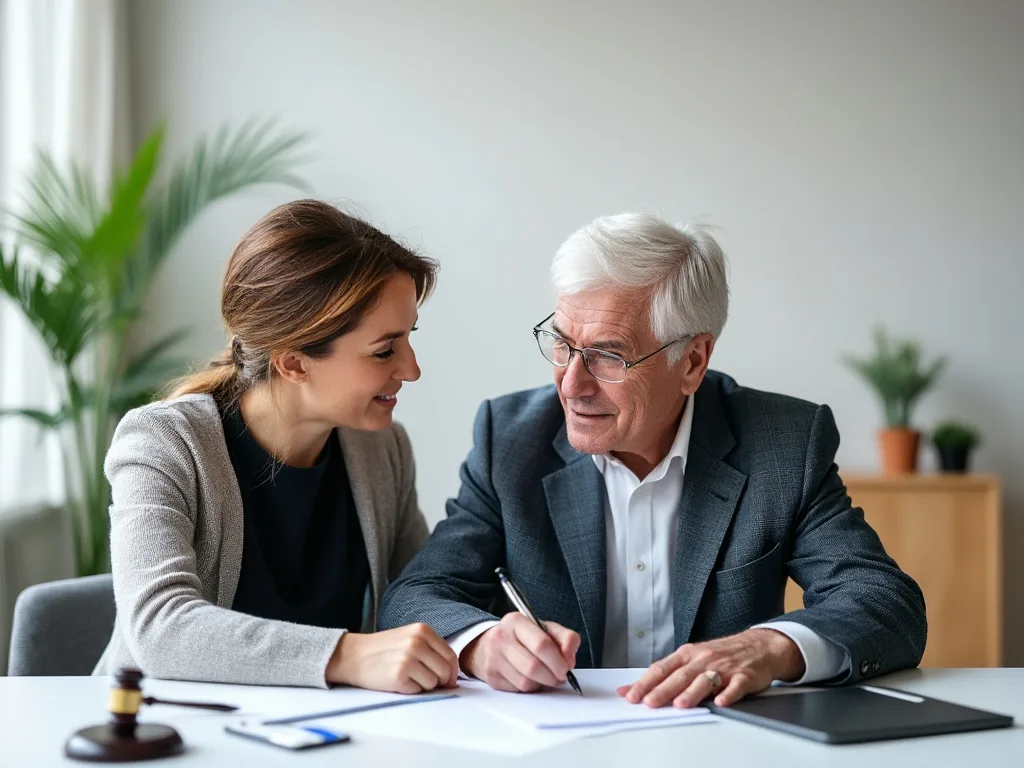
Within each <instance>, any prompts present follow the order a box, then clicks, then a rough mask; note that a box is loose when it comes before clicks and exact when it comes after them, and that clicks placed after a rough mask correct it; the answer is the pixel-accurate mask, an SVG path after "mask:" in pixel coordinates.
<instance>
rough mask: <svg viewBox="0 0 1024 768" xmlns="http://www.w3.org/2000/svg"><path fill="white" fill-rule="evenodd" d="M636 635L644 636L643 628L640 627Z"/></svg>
mask: <svg viewBox="0 0 1024 768" xmlns="http://www.w3.org/2000/svg"><path fill="white" fill-rule="evenodd" d="M636 636H637V637H643V636H644V631H643V630H642V629H638V630H637V631H636Z"/></svg>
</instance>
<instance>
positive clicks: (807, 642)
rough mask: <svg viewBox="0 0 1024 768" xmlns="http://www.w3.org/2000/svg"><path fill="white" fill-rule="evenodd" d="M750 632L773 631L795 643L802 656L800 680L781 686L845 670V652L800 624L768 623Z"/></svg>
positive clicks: (825, 676) (813, 679) (837, 673)
mask: <svg viewBox="0 0 1024 768" xmlns="http://www.w3.org/2000/svg"><path fill="white" fill-rule="evenodd" d="M752 629H774V630H775V631H776V632H781V633H782V634H784V635H785V636H786V637H788V638H789V639H790V640H792V641H793V642H794V643H796V647H797V648H799V649H800V655H801V656H803V657H804V674H803V677H801V678H800V679H799V680H797V681H796V682H793V683H785V682H782V681H779V682H780V683H781V684H782V685H805V684H806V683H816V682H819V681H821V680H828V679H830V678H833V677H836V676H837V675H839V674H841V673H843V672H845V671H846V668H847V666H848V664H847V662H846V651H845V650H843V648H842V647H840V646H839V645H837V644H836V643H833V642H832V641H831V640H826V639H825V638H824V637H822V636H821V635H819V634H818V633H817V632H815V631H814V630H813V629H810V628H809V627H805V626H804V625H803V624H799V623H797V622H795V621H769V622H766V623H764V624H758V625H756V626H755V627H752Z"/></svg>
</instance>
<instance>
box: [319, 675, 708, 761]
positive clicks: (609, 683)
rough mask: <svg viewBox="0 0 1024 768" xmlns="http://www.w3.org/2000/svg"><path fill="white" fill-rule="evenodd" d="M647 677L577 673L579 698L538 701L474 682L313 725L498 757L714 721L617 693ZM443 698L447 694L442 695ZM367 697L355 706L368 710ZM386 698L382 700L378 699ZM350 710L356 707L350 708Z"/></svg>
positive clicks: (566, 695)
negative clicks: (435, 696)
mask: <svg viewBox="0 0 1024 768" xmlns="http://www.w3.org/2000/svg"><path fill="white" fill-rule="evenodd" d="M643 672H644V670H635V669H633V670H628V669H591V670H579V671H577V672H576V678H577V680H578V681H579V683H580V686H581V687H582V688H583V693H584V696H582V697H580V696H579V695H577V694H576V693H575V692H574V691H573V690H572V689H571V688H569V687H568V686H566V687H565V689H564V690H562V689H559V690H556V691H544V692H540V693H529V694H526V693H503V692H501V691H494V690H492V689H491V688H489V687H488V686H487V685H486V684H484V683H481V682H479V681H469V680H460V681H459V687H458V688H457V689H455V691H454V693H456V694H458V696H457V697H455V698H453V699H448V700H441V701H423V702H422V703H416V704H415V705H413V706H401V707H397V708H392V709H380V710H374V711H368V712H361V713H356V714H349V715H344V716H340V717H337V718H323V719H318V720H317V721H311V722H309V723H306V724H307V725H315V724H316V723H317V722H319V723H320V724H323V725H326V726H328V727H332V728H337V729H339V730H343V731H346V732H348V733H352V734H354V735H356V736H358V735H359V734H362V733H365V734H372V735H379V736H390V737H394V736H400V737H401V738H403V739H410V740H412V741H420V742H425V743H429V744H436V745H439V746H444V747H456V748H461V749H474V750H480V751H483V752H490V753H493V754H500V755H527V754H530V753H532V752H537V751H540V750H543V749H550V748H552V747H556V746H558V745H560V744H565V743H568V742H571V741H575V740H577V739H582V738H587V737H590V736H600V735H603V734H607V733H614V732H616V731H621V730H627V729H637V728H657V727H667V726H677V725H692V724H697V723H707V722H712V721H714V720H715V719H716V718H715V717H714V716H713V715H709V714H708V713H707V710H705V709H687V710H679V709H672V708H664V709H653V710H652V709H649V708H647V707H645V706H643V705H642V704H629V703H628V702H626V701H625V699H622V698H621V697H619V696H618V694H616V693H615V689H616V688H617V687H618V686H619V685H623V684H625V683H632V682H634V681H635V680H637V679H638V678H639V677H640V675H642V674H643ZM446 692H447V691H446ZM375 698H377V697H369V696H367V697H365V699H366V700H365V701H363V700H361V701H359V702H358V703H359V704H364V703H373V700H374V699H375ZM381 698H383V697H381ZM353 703H355V702H353Z"/></svg>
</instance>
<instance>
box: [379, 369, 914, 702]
mask: <svg viewBox="0 0 1024 768" xmlns="http://www.w3.org/2000/svg"><path fill="white" fill-rule="evenodd" d="M695 398H696V399H695V401H694V415H693V435H692V437H691V439H690V446H689V454H688V457H687V462H686V477H685V480H684V483H683V493H682V498H681V499H680V505H679V529H678V543H677V547H676V553H675V572H674V576H673V592H674V595H675V605H674V609H673V619H674V623H675V634H676V643H677V644H679V645H682V644H683V643H686V642H696V641H700V640H709V639H712V638H716V637H722V636H724V635H729V634H733V633H735V632H740V631H742V630H744V629H747V628H749V627H750V626H752V625H754V624H757V623H759V622H763V621H767V620H769V619H774V618H777V617H779V616H780V615H781V614H782V612H783V599H784V594H785V584H786V577H787V576H792V578H793V579H794V580H795V581H796V582H797V583H798V584H799V585H800V586H802V587H803V588H804V591H805V592H804V602H805V605H806V608H805V609H802V610H798V611H793V612H792V613H789V614H786V615H785V616H784V617H783V618H785V619H786V620H788V621H796V622H799V623H800V624H803V625H805V626H807V627H808V628H810V629H812V630H814V631H815V632H817V633H818V634H819V635H821V636H822V637H824V638H827V639H828V640H831V641H833V642H834V643H837V644H838V645H840V646H842V647H843V648H844V649H845V651H846V654H847V662H848V671H847V673H846V674H845V675H842V676H840V678H838V679H836V680H834V681H832V682H836V683H845V682H855V681H857V680H861V679H863V678H866V677H872V676H874V675H880V674H884V673H886V672H892V671H893V670H896V669H901V668H905V667H913V666H916V665H917V664H918V663H919V662H920V660H921V655H922V654H923V653H924V645H925V637H926V634H927V624H926V621H925V609H924V598H923V596H922V594H921V590H920V589H919V588H918V586H917V584H915V583H914V581H913V579H911V578H910V577H909V576H907V575H906V574H905V573H903V572H902V571H900V569H899V567H898V566H897V565H896V563H895V562H893V560H892V559H890V558H889V557H888V556H887V555H886V554H885V550H884V549H883V548H882V544H881V542H880V541H879V540H878V536H877V535H876V534H875V532H874V531H873V530H872V529H871V528H870V526H868V524H867V523H866V522H865V521H864V515H863V512H862V511H861V510H860V509H858V508H855V507H852V506H851V504H850V498H849V496H847V494H846V488H845V486H844V485H843V481H842V480H841V479H840V477H839V473H838V471H837V468H836V465H835V462H834V458H835V453H836V449H837V448H838V446H839V433H838V430H837V429H836V425H835V421H834V420H833V418H832V412H831V411H830V410H829V408H828V407H827V406H815V405H813V404H811V403H807V402H804V401H802V400H796V399H793V398H790V397H784V396H782V395H775V394H769V393H766V392H759V391H757V390H753V389H746V388H743V387H740V386H739V385H737V384H736V382H735V381H733V380H732V379H731V378H729V377H727V376H724V375H722V374H720V373H716V372H713V371H712V372H708V374H707V376H706V377H705V379H704V382H703V383H702V384H701V386H700V388H699V389H698V391H697V393H696V395H695ZM473 441H474V445H473V449H472V451H471V452H470V454H469V457H468V458H467V459H466V462H465V463H464V464H463V466H462V470H461V479H462V487H461V488H460V490H459V495H458V498H456V499H452V500H450V501H449V502H448V507H447V511H448V519H447V520H444V521H442V522H441V523H439V524H438V526H437V528H436V529H435V530H434V533H433V534H432V535H431V537H430V538H429V540H428V541H427V543H426V545H425V546H424V547H423V549H422V550H421V551H420V552H419V554H418V555H417V556H416V557H415V558H413V560H412V562H411V563H410V564H409V566H408V567H407V568H406V569H405V571H404V572H403V574H402V576H401V578H399V579H398V580H397V581H396V582H394V583H393V584H392V585H391V587H390V588H389V589H388V591H387V592H386V593H385V595H384V598H383V600H382V601H381V606H380V613H379V626H380V627H381V628H382V629H388V628H391V627H398V626H401V625H403V624H408V623H410V622H415V621H422V622H425V623H427V624H429V625H430V626H431V627H433V628H434V630H435V631H437V633H438V634H440V635H441V636H443V637H447V636H450V635H452V634H454V633H456V632H458V631H460V630H462V629H465V628H466V627H468V626H470V625H471V624H474V623H476V622H479V621H483V620H487V619H493V618H495V616H494V615H492V614H491V613H490V612H488V608H489V607H491V606H494V605H499V604H501V603H500V602H499V601H497V600H496V598H497V597H498V595H499V593H500V589H499V587H498V583H497V580H496V578H495V576H494V569H495V568H496V567H497V566H505V567H507V568H508V569H509V572H510V573H511V575H512V576H513V578H514V579H515V580H516V581H517V582H518V584H519V586H520V587H521V588H522V589H523V591H524V592H525V593H526V595H527V597H528V598H529V600H530V601H531V603H532V604H533V608H534V610H535V611H536V612H537V613H538V615H540V616H541V618H544V619H549V620H551V621H556V622H558V623H559V624H563V625H564V626H567V627H570V628H572V629H574V630H576V631H577V632H579V634H580V637H581V639H582V645H581V646H580V650H579V653H578V654H577V664H578V665H579V666H580V667H591V666H592V667H599V666H601V650H602V644H603V641H604V631H605V627H604V624H605V583H606V582H605V579H606V574H605V571H606V563H605V557H606V550H605V521H604V494H605V487H604V482H603V478H602V477H601V474H600V472H599V471H598V469H597V467H596V466H595V465H594V462H593V460H592V459H591V457H590V456H587V455H585V454H582V453H579V452H578V451H576V450H575V449H573V447H572V446H571V445H570V444H569V441H568V439H567V437H566V429H565V417H564V414H563V412H562V406H561V404H560V403H559V401H558V395H557V393H556V392H555V389H554V387H553V386H547V387H542V388H540V389H535V390H531V391H527V392H521V393H517V394H513V395H508V396H505V397H501V398H498V399H496V400H493V401H488V402H485V403H484V404H483V405H482V406H481V407H480V411H479V413H478V414H477V418H476V424H475V426H474V430H473ZM503 609H504V606H503V605H502V608H501V609H499V610H498V612H499V613H501V612H503Z"/></svg>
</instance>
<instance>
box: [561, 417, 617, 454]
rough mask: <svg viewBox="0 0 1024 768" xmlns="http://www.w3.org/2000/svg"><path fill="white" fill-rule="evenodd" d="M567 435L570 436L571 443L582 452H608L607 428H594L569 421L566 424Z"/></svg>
mask: <svg viewBox="0 0 1024 768" xmlns="http://www.w3.org/2000/svg"><path fill="white" fill-rule="evenodd" d="M565 431H566V436H567V437H568V438H569V445H571V446H572V447H573V448H575V449H576V450H577V451H579V452H580V453H589V454H599V453H608V450H609V448H608V445H609V441H608V439H607V437H606V433H605V430H603V429H602V430H600V431H597V430H594V429H588V428H586V427H583V428H580V427H579V426H578V425H575V424H573V423H572V422H569V423H568V424H567V425H566V430H565Z"/></svg>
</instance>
